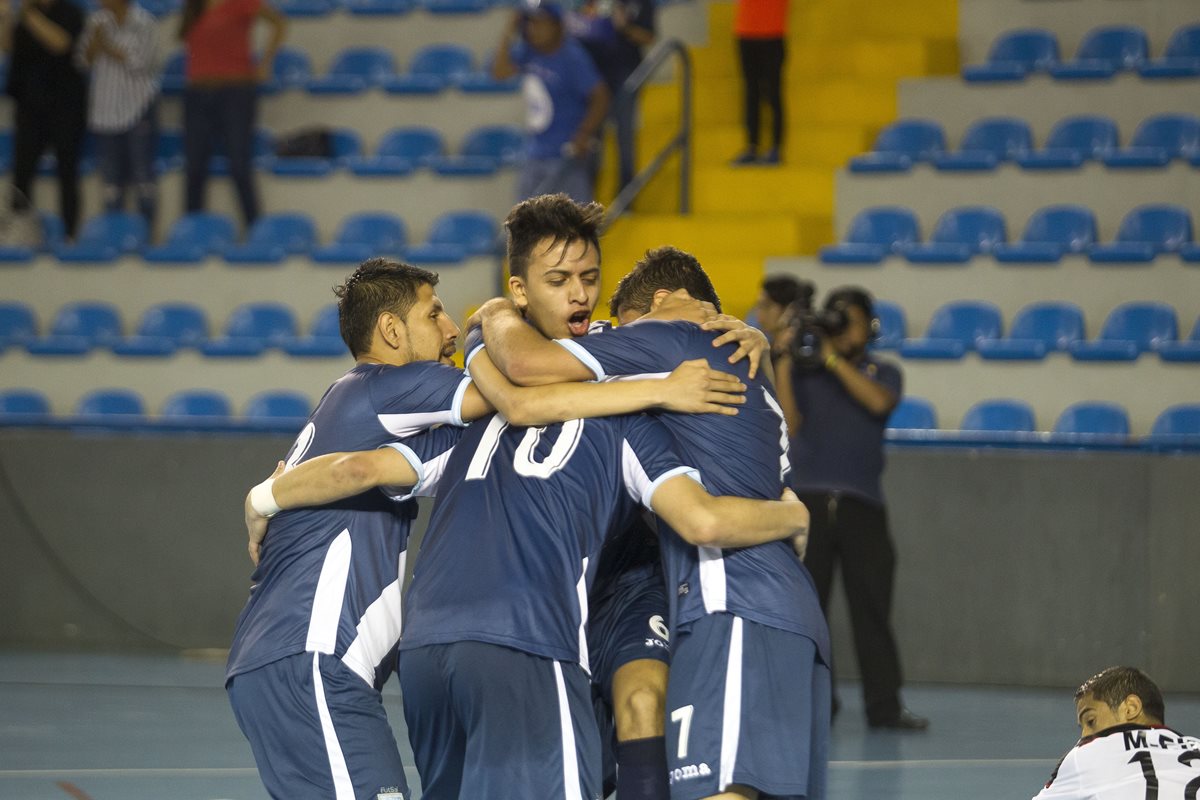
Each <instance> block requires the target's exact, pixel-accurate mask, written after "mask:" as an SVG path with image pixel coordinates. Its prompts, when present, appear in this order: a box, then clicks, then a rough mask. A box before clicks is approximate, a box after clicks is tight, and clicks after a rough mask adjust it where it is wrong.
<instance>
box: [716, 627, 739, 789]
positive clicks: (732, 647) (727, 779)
mask: <svg viewBox="0 0 1200 800" xmlns="http://www.w3.org/2000/svg"><path fill="white" fill-rule="evenodd" d="M741 735H742V618H741V617H734V618H733V627H731V628H730V630H729V659H728V661H726V663H725V710H724V714H723V715H722V717H721V772H720V774H719V780H718V782H717V791H719V792H724V791H725V790H726V789H728V788H729V785H730V784H731V783H733V768H734V767H735V766H737V755H738V737H740V736H741Z"/></svg>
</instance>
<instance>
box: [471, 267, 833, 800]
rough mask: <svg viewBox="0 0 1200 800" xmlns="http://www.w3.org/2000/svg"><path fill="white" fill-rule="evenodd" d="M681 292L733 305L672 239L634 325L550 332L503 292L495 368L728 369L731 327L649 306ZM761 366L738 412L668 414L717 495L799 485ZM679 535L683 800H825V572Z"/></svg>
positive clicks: (627, 314) (769, 493) (639, 281)
mask: <svg viewBox="0 0 1200 800" xmlns="http://www.w3.org/2000/svg"><path fill="white" fill-rule="evenodd" d="M679 289H684V290H686V292H687V294H688V295H690V296H691V297H693V298H696V299H700V300H705V301H707V302H709V303H712V304H713V305H714V306H716V307H717V310H719V307H720V302H719V299H718V298H717V295H716V292H715V291H714V290H713V288H712V284H711V282H710V281H709V280H708V277H707V275H705V274H704V271H703V269H702V268H701V267H700V265H699V263H698V262H697V261H696V260H695V258H693V257H691V256H690V255H688V254H686V253H683V252H682V251H679V250H676V249H675V248H660V249H658V250H652V251H650V252H648V253H647V254H646V257H645V258H644V259H643V260H642V261H640V262H639V263H638V265H637V266H636V267H635V268H634V270H633V271H632V272H631V273H630V274H629V275H627V276H626V277H625V278H624V279H622V281H621V283H620V284H619V285H618V288H617V291H616V293H615V294H614V296H613V301H612V307H611V310H612V311H613V313H614V314H615V315H616V316H617V317H618V320H619V321H620V322H621V323H623V324H622V325H621V326H620V327H617V328H615V329H613V330H611V331H608V332H605V333H603V334H600V335H597V336H589V337H586V338H582V339H569V340H568V339H560V340H558V341H556V342H555V341H550V340H548V339H546V338H544V337H541V336H539V335H538V334H537V332H536V331H533V330H531V329H530V328H529V327H528V326H526V325H524V324H523V323H522V322H521V319H520V317H519V315H518V314H517V313H516V312H515V310H513V309H512V308H511V306H506V304H505V302H504V301H500V300H496V301H489V303H488V304H485V305H484V306H483V307H482V308H481V309H480V316H481V317H482V320H483V329H484V338H485V341H486V342H487V348H488V351H489V353H490V354H491V358H492V360H493V363H494V364H495V365H496V366H498V367H500V369H501V370H502V371H503V372H504V373H505V374H506V375H507V376H508V377H509V378H510V379H512V380H513V381H514V382H516V383H519V384H521V383H529V384H537V383H541V382H545V381H549V380H605V379H607V378H609V377H611V376H617V375H646V374H661V373H662V372H663V371H665V370H668V369H671V368H672V367H673V366H674V365H677V364H679V363H680V362H681V361H683V360H687V359H691V358H704V359H707V360H709V362H710V363H711V364H713V365H717V364H721V365H722V366H725V367H726V368H729V367H728V362H729V359H732V358H735V356H736V354H731V353H729V348H728V347H726V346H724V345H723V342H722V340H721V338H720V337H718V336H716V334H714V333H711V332H709V331H706V330H704V329H703V328H702V327H700V326H698V325H695V324H693V323H690V322H683V321H661V320H658V319H653V318H652V317H651V316H649V313H650V312H654V311H656V310H659V309H661V308H662V307H663V305H664V304H665V303H666V302H667V301H668V300H669V299H670V297H671V295H672V292H673V291H676V290H679ZM714 345H717V346H715V347H714ZM757 367H758V363H757V361H756V360H753V359H749V360H746V361H741V362H738V363H737V364H735V365H734V366H733V367H732V369H733V370H734V374H736V375H738V377H739V378H741V379H742V382H743V383H745V384H746V385H747V386H748V387H749V388H748V390H747V395H746V402H745V404H743V405H742V406H741V407H740V408H739V409H738V414H737V416H733V417H726V418H717V417H715V416H711V415H702V416H681V415H677V414H662V415H659V419H661V420H662V422H663V423H664V425H665V426H666V427H667V428H668V429H669V430H670V431H671V433H672V434H673V435H674V437H675V440H676V442H677V444H678V446H679V448H680V452H681V453H682V454H683V456H684V458H685V459H687V460H688V461H689V462H690V463H692V464H700V465H701V466H700V467H699V469H700V472H701V474H702V475H703V476H704V480H705V485H706V487H708V488H709V489H710V491H715V492H720V493H722V494H733V495H738V496H743V497H758V498H769V497H773V496H775V495H776V493H777V492H778V491H779V489H780V487H782V486H784V485H785V478H786V475H787V472H788V461H787V453H786V447H787V431H786V426H785V423H784V418H783V413H782V410H781V409H780V406H779V403H778V401H777V400H776V398H775V394H774V391H773V390H772V388H771V386H770V384H769V383H768V382H767V381H765V380H764V379H763V377H762V375H761V374H760V373H759V370H758V369H757ZM662 523H665V525H663V524H662ZM677 534H678V531H677V530H675V529H674V525H673V524H671V522H670V520H661V521H660V537H661V540H662V544H663V548H664V556H665V569H666V572H667V578H668V588H669V596H670V598H671V601H672V607H671V628H672V634H673V635H672V661H671V675H670V683H669V686H668V689H667V714H668V717H667V719H668V721H669V724H668V726H667V753H668V764H669V768H670V773H669V774H670V780H671V797H672V798H673V800H698V798H730V799H732V798H743V797H757V796H758V795H759V794H760V793H761V794H766V795H770V796H772V797H793V796H795V797H806V798H819V797H823V796H824V792H825V783H826V769H827V766H826V765H827V761H828V737H829V721H830V677H829V669H828V664H829V661H830V655H829V634H828V629H827V626H826V623H825V619H824V615H823V614H822V612H821V608H820V604H819V601H818V598H817V593H816V590H815V588H814V586H813V582H812V579H811V577H810V576H809V574H808V572H807V570H805V568H804V566H803V565H802V564H801V563H800V561H799V559H798V558H797V556H796V553H795V552H793V550H792V549H791V548H789V547H788V546H786V545H785V544H783V543H780V542H775V543H763V544H760V545H757V546H752V547H743V548H736V549H729V548H725V547H720V546H714V545H712V544H710V545H707V546H697V545H696V543H695V542H694V541H690V540H689V538H688V537H686V536H679V535H677ZM784 742H786V743H787V744H786V745H781V743H784Z"/></svg>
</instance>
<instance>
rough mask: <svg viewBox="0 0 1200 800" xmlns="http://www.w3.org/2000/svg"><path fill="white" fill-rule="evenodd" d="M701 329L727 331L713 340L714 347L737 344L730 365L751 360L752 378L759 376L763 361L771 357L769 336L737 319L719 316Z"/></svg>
mask: <svg viewBox="0 0 1200 800" xmlns="http://www.w3.org/2000/svg"><path fill="white" fill-rule="evenodd" d="M700 327H701V328H703V329H704V330H706V331H725V332H724V333H722V334H721V335H720V336H718V337H717V338H716V339H714V340H713V347H721V346H722V345H726V344H730V343H735V344H737V346H738V347H737V350H735V351H734V353H733V355H731V356H730V357H729V363H730V364H736V363H737V362H739V361H741V360H742V359H743V358H749V359H750V377H751V378H753V377H754V376H755V375H757V374H758V367H759V365H760V364H761V363H762V360H763V359H764V358H769V357H770V354H771V343H770V342H769V341H767V335H766V334H765V333H763V332H762V331H760V330H759V329H758V328H755V327H754V326H753V325H747V324H746V323H745V322H742V321H741V320H740V319H738V318H737V317H731V316H729V315H728V314H719V315H717V316H716V317H714V318H713V319H710V320H709V321H708V322H705V323H704V324H703V325H701V326H700Z"/></svg>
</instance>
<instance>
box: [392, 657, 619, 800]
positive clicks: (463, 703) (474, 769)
mask: <svg viewBox="0 0 1200 800" xmlns="http://www.w3.org/2000/svg"><path fill="white" fill-rule="evenodd" d="M400 688H401V691H402V693H403V695H404V719H405V721H406V722H407V723H408V736H409V741H410V742H411V743H412V748H413V757H414V758H415V760H416V762H417V771H418V772H419V773H420V775H421V786H422V795H421V797H422V799H423V800H457V799H458V798H460V797H462V798H487V800H530V798H539V799H541V798H545V800H551V798H555V799H557V798H564V799H565V800H600V738H599V733H598V731H597V729H596V717H595V715H594V714H593V713H592V696H591V684H590V682H589V681H588V676H587V673H586V672H584V671H583V668H582V667H580V666H579V665H578V664H572V663H567V662H561V661H553V660H551V659H548V658H542V657H541V656H535V655H531V654H529V653H523V652H520V651H518V650H511V649H509V648H507V647H501V646H500V645H495V644H485V643H483V642H455V643H453V644H435V645H428V646H425V647H418V648H416V649H413V650H404V651H401V653H400Z"/></svg>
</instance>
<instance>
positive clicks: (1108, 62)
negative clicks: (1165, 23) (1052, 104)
mask: <svg viewBox="0 0 1200 800" xmlns="http://www.w3.org/2000/svg"><path fill="white" fill-rule="evenodd" d="M1149 52H1150V45H1149V42H1148V41H1147V40H1146V32H1145V31H1143V30H1142V29H1141V28H1136V27H1134V26H1132V25H1107V26H1102V27H1099V28H1094V29H1092V30H1091V31H1089V32H1088V34H1087V35H1086V36H1085V37H1084V38H1083V41H1082V42H1080V44H1079V49H1078V50H1077V51H1076V53H1075V60H1074V61H1067V62H1064V63H1062V64H1059V65H1058V66H1055V67H1052V68H1051V69H1050V74H1051V75H1052V76H1053V77H1054V78H1057V79H1060V80H1062V79H1065V80H1079V79H1094V78H1111V77H1112V76H1113V74H1114V73H1116V72H1118V71H1120V70H1136V69H1138V68H1139V67H1140V66H1141V65H1142V64H1143V63H1144V62H1145V61H1146V58H1147V56H1148V55H1149Z"/></svg>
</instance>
